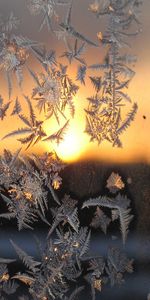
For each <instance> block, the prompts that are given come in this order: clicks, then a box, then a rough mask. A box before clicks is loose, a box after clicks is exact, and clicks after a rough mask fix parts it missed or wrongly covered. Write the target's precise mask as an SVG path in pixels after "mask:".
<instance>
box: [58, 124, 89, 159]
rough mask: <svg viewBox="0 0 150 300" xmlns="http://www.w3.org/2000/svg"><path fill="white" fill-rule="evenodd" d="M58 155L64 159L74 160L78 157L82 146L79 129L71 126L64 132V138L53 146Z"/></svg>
mask: <svg viewBox="0 0 150 300" xmlns="http://www.w3.org/2000/svg"><path fill="white" fill-rule="evenodd" d="M54 148H55V151H56V152H57V154H58V156H59V157H60V158H61V159H63V160H64V161H74V160H76V159H78V158H79V157H80V155H81V153H82V150H83V148H84V143H82V138H81V135H80V132H79V130H76V129H75V128H74V129H73V128H71V129H70V130H68V132H67V133H66V135H65V137H64V140H63V141H62V142H61V143H60V144H59V145H58V146H54Z"/></svg>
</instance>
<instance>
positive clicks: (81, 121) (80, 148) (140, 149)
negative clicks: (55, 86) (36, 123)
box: [0, 0, 150, 162]
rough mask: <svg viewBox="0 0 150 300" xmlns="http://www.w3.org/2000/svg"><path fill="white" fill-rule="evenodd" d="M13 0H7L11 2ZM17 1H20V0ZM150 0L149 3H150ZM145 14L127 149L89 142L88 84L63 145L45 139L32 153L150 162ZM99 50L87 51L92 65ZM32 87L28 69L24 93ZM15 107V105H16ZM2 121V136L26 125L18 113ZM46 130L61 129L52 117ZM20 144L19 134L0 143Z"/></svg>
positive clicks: (1, 146)
mask: <svg viewBox="0 0 150 300" xmlns="http://www.w3.org/2000/svg"><path fill="white" fill-rule="evenodd" d="M9 1H10V0H7V2H9ZM15 1H16V3H17V0H15ZM147 3H148V5H149V2H147ZM149 8H150V5H149ZM144 17H145V23H144V25H143V28H144V29H143V33H142V35H141V36H140V37H139V38H138V39H137V40H136V41H134V50H135V51H134V52H135V54H137V55H138V62H137V64H136V75H135V77H134V79H133V80H132V82H131V84H130V86H129V89H128V93H129V95H130V96H131V98H132V100H133V102H137V103H138V107H139V109H138V113H137V115H136V118H135V121H134V122H133V123H132V124H131V126H130V127H129V128H128V129H127V130H126V131H125V133H124V134H122V137H121V140H122V143H123V148H122V149H117V148H112V146H111V145H110V144H109V143H108V142H104V143H102V144H101V145H100V146H97V145H96V143H90V142H89V140H90V138H89V137H88V136H87V134H85V133H84V129H85V114H84V108H86V105H87V101H86V97H87V96H91V95H93V93H94V90H93V88H92V87H91V86H89V85H88V87H87V86H85V87H82V88H81V90H80V91H79V92H78V94H77V96H76V97H75V102H76V114H75V118H74V120H71V122H70V128H69V130H68V132H67V134H66V137H65V140H64V142H62V144H61V145H60V146H59V147H56V145H55V144H53V145H51V143H46V142H41V143H39V144H38V145H37V146H34V147H33V148H32V149H30V152H41V151H50V150H51V149H52V148H54V149H55V150H56V151H57V152H58V155H60V157H61V158H63V159H65V160H67V161H72V160H74V161H76V160H78V159H100V160H101V159H102V160H107V161H108V160H109V161H118V162H128V161H135V160H139V161H141V160H144V161H148V162H150V138H149V135H150V134H149V133H150V58H149V53H150V35H149V31H148V24H149V26H150V20H149V18H146V15H144ZM32 18H33V17H32ZM148 22H149V23H148ZM95 24H96V23H95ZM90 30H91V29H90ZM43 32H44V35H43V36H44V37H43V39H46V36H47V31H46V30H44V31H43ZM82 32H83V29H82ZM97 32H98V29H97ZM30 38H31V36H30ZM58 44H59V43H58ZM54 46H55V45H54ZM49 48H50V49H51V48H52V45H50V47H49ZM54 48H55V47H54ZM59 50H60V44H59ZM95 51H97V50H94V49H93V48H89V50H88V52H87V59H88V62H89V64H91V63H95V61H94V57H95ZM98 55H99V59H102V57H103V51H102V50H101V49H100V50H99V53H98ZM98 55H96V58H97V57H98ZM65 63H66V61H65ZM32 66H33V69H34V70H35V69H36V70H37V64H36V62H35V61H32ZM38 69H39V67H38ZM40 70H41V69H40ZM70 74H71V77H72V78H73V79H74V80H75V77H76V74H75V72H74V66H73V68H72V70H71V71H70ZM0 79H1V88H0V89H1V90H0V94H1V95H2V96H3V97H4V99H7V98H8V94H7V89H6V83H5V80H4V78H3V77H2V75H1V76H0ZM14 86H15V88H14V92H13V97H12V101H14V100H15V98H16V96H17V95H19V99H20V100H21V103H22V105H23V108H24V109H25V111H26V104H23V103H24V102H25V101H24V100H23V98H22V97H21V93H20V91H19V88H18V87H17V84H16V82H15V80H14ZM32 87H33V81H32V79H31V77H30V75H29V74H27V72H26V71H25V80H24V84H23V92H24V93H25V94H28V95H30V94H31V91H32ZM11 107H13V105H12V106H11ZM127 108H128V110H130V108H131V107H130V105H127ZM9 112H10V111H9ZM143 115H145V116H146V119H143ZM0 124H1V127H0V128H1V133H0V136H1V137H2V136H4V135H5V134H6V133H8V132H9V131H11V130H14V129H17V128H18V127H21V126H22V123H21V122H20V121H18V119H16V117H14V116H11V117H8V118H7V119H5V120H4V121H0ZM45 129H46V131H47V133H48V134H50V133H49V132H50V131H51V130H53V129H54V131H55V130H57V128H56V125H55V123H54V122H53V121H52V122H51V121H50V120H49V121H47V122H46V123H45ZM19 147H20V143H18V142H17V141H16V138H15V137H14V138H9V139H7V140H4V141H1V143H0V151H2V149H4V148H9V149H10V150H11V149H12V150H15V149H16V148H19Z"/></svg>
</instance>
